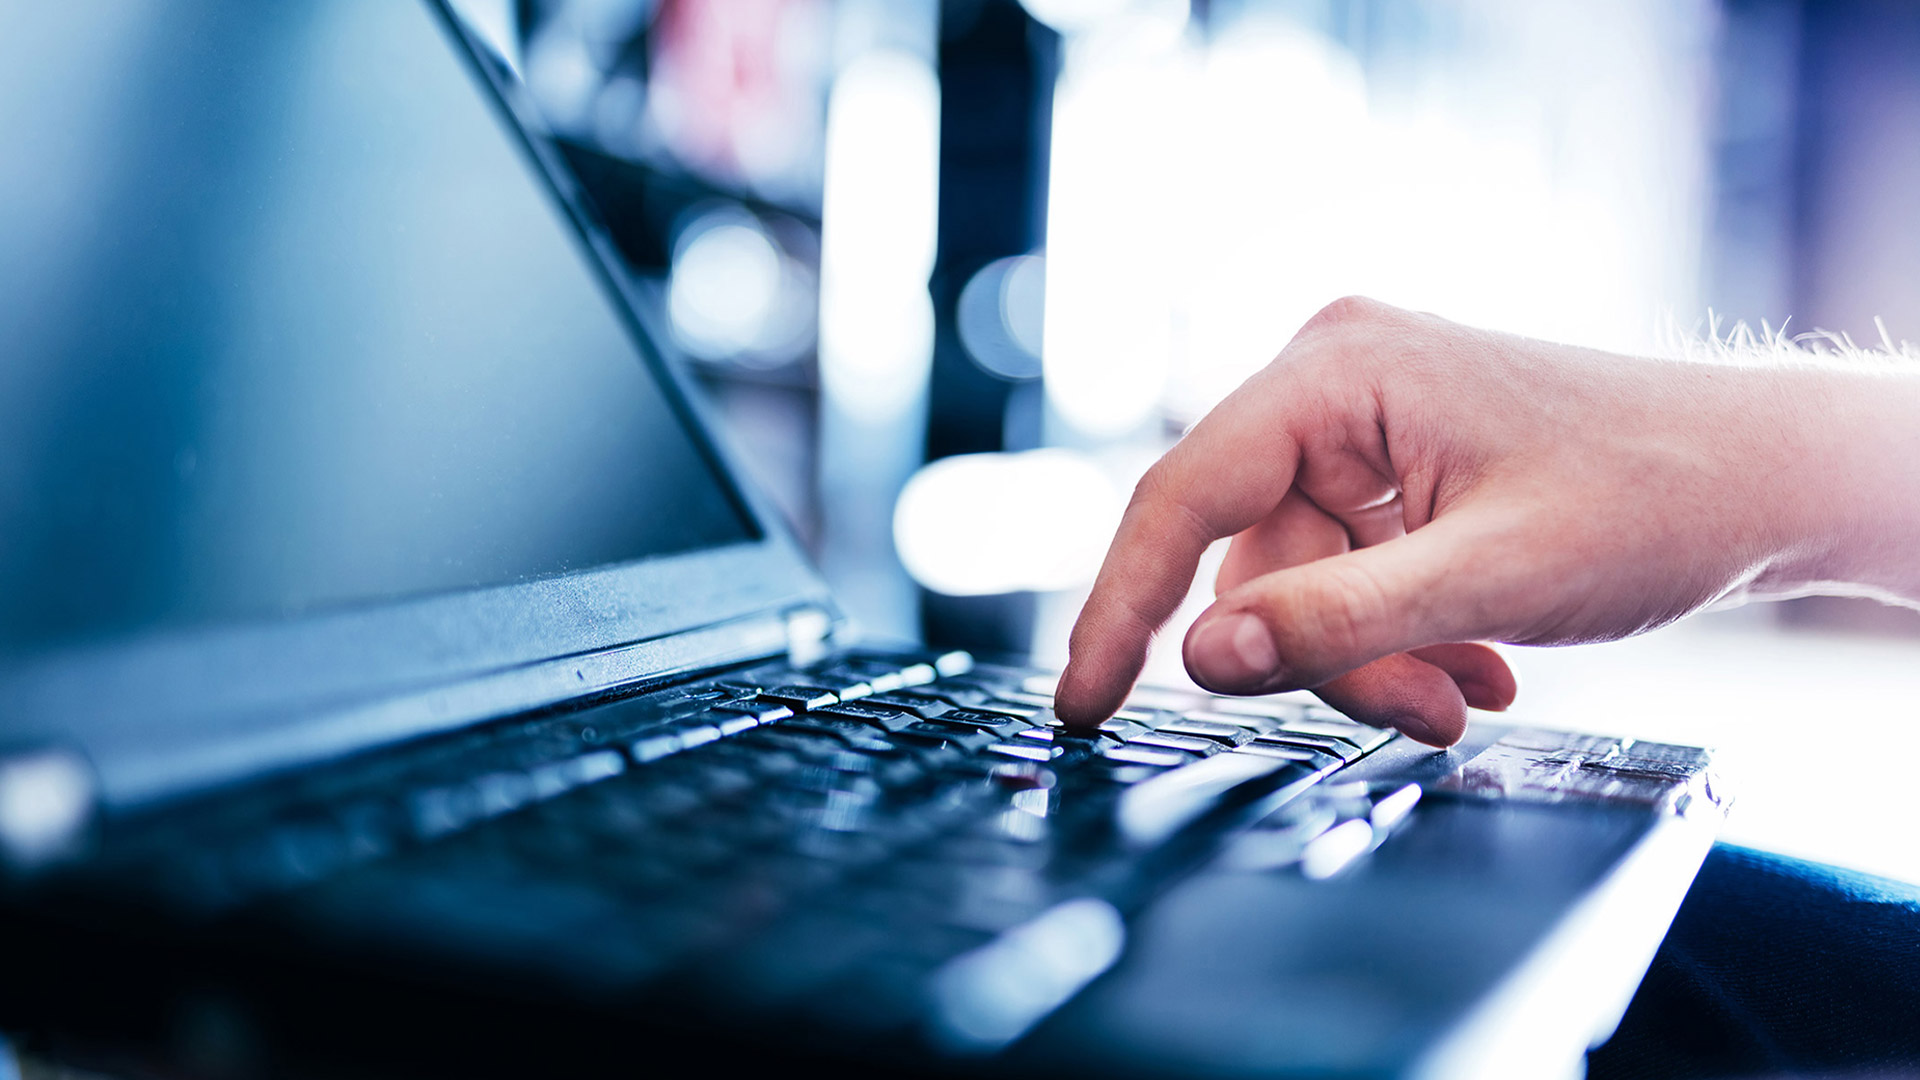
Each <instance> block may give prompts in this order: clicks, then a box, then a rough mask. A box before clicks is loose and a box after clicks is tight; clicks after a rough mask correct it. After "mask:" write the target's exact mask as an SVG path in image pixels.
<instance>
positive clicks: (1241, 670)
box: [1188, 612, 1280, 693]
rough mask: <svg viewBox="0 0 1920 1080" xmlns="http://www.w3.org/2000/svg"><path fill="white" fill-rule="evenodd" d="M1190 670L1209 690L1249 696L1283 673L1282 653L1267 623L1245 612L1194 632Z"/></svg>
mask: <svg viewBox="0 0 1920 1080" xmlns="http://www.w3.org/2000/svg"><path fill="white" fill-rule="evenodd" d="M1188 667H1189V668H1190V669H1191V671H1192V673H1193V677H1194V678H1195V679H1196V680H1198V681H1199V682H1200V684H1201V685H1203V686H1205V687H1207V688H1208V689H1210V690H1224V691H1226V692H1228V693H1248V692H1251V691H1255V690H1259V689H1261V688H1263V687H1265V686H1266V685H1267V684H1268V683H1271V682H1273V681H1274V679H1275V677H1276V676H1278V675H1279V673H1280V651H1279V650H1278V649H1277V648H1275V647H1274V644H1273V635H1272V634H1271V633H1269V632H1268V631H1267V626H1266V624H1265V623H1263V622H1261V621H1260V620H1259V619H1258V618H1256V617H1255V616H1252V615H1248V614H1246V613H1244V612H1242V613H1240V614H1235V615H1222V616H1220V617H1219V618H1217V619H1212V620H1209V621H1208V622H1206V623H1204V624H1203V625H1202V626H1201V627H1200V629H1199V630H1198V631H1197V632H1195V634H1194V637H1193V648H1192V655H1191V657H1190V658H1189V661H1188Z"/></svg>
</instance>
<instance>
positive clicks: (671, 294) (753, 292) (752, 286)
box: [667, 210, 781, 359]
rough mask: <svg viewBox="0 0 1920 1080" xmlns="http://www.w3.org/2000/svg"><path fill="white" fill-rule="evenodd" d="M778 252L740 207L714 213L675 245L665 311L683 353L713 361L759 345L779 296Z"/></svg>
mask: <svg viewBox="0 0 1920 1080" xmlns="http://www.w3.org/2000/svg"><path fill="white" fill-rule="evenodd" d="M780 288H781V255H780V252H779V250H778V249H777V248H775V247H774V246H773V241H772V240H771V239H769V238H768V236H767V234H766V233H765V232H764V231H763V230H762V229H761V228H760V227H759V225H758V223H756V222H755V221H754V220H753V217H752V215H750V214H747V213H745V212H743V211H724V210H723V211H716V212H714V213H710V214H707V215H705V216H704V217H702V218H700V219H698V220H696V221H695V222H694V223H693V224H691V225H689V226H688V227H687V229H686V230H685V231H684V232H683V233H682V234H681V238H680V241H679V243H677V244H676V245H675V246H674V253H673V270H672V275H671V276H670V277H669V279H668V284H667V314H668V318H669V319H670V320H671V321H672V324H673V332H674V336H675V337H676V338H677V339H679V341H680V342H681V344H682V345H684V346H685V347H686V348H687V349H688V351H690V352H693V353H694V354H696V355H698V356H703V357H707V358H709V359H716V358H720V357H725V356H731V355H733V354H736V353H740V352H744V351H746V350H749V349H751V348H753V347H755V346H756V345H758V344H759V343H760V342H761V340H762V337H763V334H764V331H765V329H766V326H767V323H768V321H769V319H770V318H771V317H772V315H773V313H774V308H775V305H776V304H777V303H778V302H779V299H780Z"/></svg>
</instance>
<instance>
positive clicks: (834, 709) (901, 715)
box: [809, 701, 920, 731]
mask: <svg viewBox="0 0 1920 1080" xmlns="http://www.w3.org/2000/svg"><path fill="white" fill-rule="evenodd" d="M809 715H812V716H816V717H819V716H826V717H835V718H839V719H844V720H852V721H855V722H857V723H862V724H866V725H868V726H870V727H876V728H879V729H881V730H882V731H899V730H900V729H901V728H903V727H906V726H907V725H908V724H911V723H913V722H914V721H915V720H917V719H920V717H919V716H917V715H916V714H915V713H914V712H913V711H911V710H909V709H905V708H901V707H898V706H894V705H888V704H886V703H885V702H879V703H876V702H872V701H843V702H841V703H840V704H838V705H830V706H828V707H826V708H824V709H815V710H814V711H813V712H812V713H811V714H809Z"/></svg>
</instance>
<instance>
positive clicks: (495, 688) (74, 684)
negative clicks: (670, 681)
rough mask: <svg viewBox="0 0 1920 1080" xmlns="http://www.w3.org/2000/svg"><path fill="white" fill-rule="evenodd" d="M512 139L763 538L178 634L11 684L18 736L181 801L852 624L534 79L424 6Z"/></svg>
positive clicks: (8, 676)
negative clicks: (751, 472)
mask: <svg viewBox="0 0 1920 1080" xmlns="http://www.w3.org/2000/svg"><path fill="white" fill-rule="evenodd" d="M422 2H423V3H424V5H425V6H426V8H427V9H428V10H429V12H430V13H431V15H432V16H433V19H434V21H435V22H436V23H437V24H438V25H439V26H440V27H441V29H442V30H443V31H444V32H445V33H444V36H445V39H446V41H447V44H448V46H449V47H450V48H452V49H453V50H454V52H455V53H457V54H458V56H459V59H460V61H461V62H462V63H463V64H464V66H465V67H466V69H467V71H468V73H469V74H470V75H471V76H472V79H473V82H474V88H475V92H476V93H479V94H481V95H482V96H483V97H485V98H486V99H488V102H489V104H490V106H491V107H492V108H493V110H494V112H495V114H496V116H497V118H498V119H499V120H500V121H501V128H502V132H501V133H502V136H503V137H505V138H507V139H508V140H509V141H511V142H513V143H514V144H515V145H516V148H517V150H518V151H519V153H520V156H521V157H522V159H523V161H524V162H525V163H526V165H527V167H528V168H530V169H531V170H532V171H533V173H534V174H535V175H536V177H537V178H538V180H539V182H540V183H541V185H542V186H543V187H544V188H545V189H546V191H547V193H548V194H549V195H550V196H551V197H552V198H553V200H554V202H555V205H556V207H557V208H558V210H559V211H560V215H561V217H562V218H563V219H564V221H565V222H568V223H570V224H571V227H572V229H573V231H574V233H575V237H576V239H577V240H578V242H579V245H580V248H581V254H582V257H583V258H585V259H586V260H587V262H588V263H589V265H590V268H591V271H592V273H593V274H594V275H595V276H596V278H597V280H598V282H599V284H600V285H601V287H602V288H603V289H604V290H605V291H606V292H607V294H608V297H609V302H611V303H612V304H613V306H614V308H615V310H616V312H617V313H618V315H619V317H620V319H621V321H622V322H623V323H624V324H625V327H626V330H627V332H628V335H629V337H630V339H631V340H632V342H633V346H634V348H635V350H636V352H637V354H638V359H639V360H640V361H641V362H642V363H644V364H646V366H647V368H648V369H649V372H650V374H652V376H653V377H654V379H655V381H656V383H657V384H658V386H659V387H660V388H661V391H662V393H663V395H664V396H665V397H666V399H667V401H668V403H669V405H670V407H671V408H672V409H673V410H674V411H675V412H676V414H677V415H679V416H680V417H681V419H682V421H683V423H684V424H685V426H686V428H687V430H688V432H689V435H690V437H691V438H692V440H693V441H694V443H695V445H696V446H697V447H698V449H699V451H700V453H701V454H702V456H703V457H704V458H705V459H706V460H707V461H708V462H709V463H710V465H711V467H712V470H713V472H714V474H715V477H716V481H717V482H718V483H720V484H722V485H723V486H724V487H725V489H726V491H727V495H728V497H729V498H730V499H731V500H732V501H733V502H734V503H735V505H736V506H737V507H738V508H739V511H740V513H741V514H742V516H744V517H745V518H746V519H747V520H748V521H749V522H750V523H751V526H752V528H753V530H754V531H755V532H756V533H757V534H758V535H757V538H754V539H749V540H746V541H742V542H737V543H730V544H726V545H723V546H719V547H712V548H705V549H701V550H696V551H691V552H685V553H681V554H675V555H667V556H658V557H653V558H645V559H640V560H637V561H634V562H629V563H622V564H616V565H612V566H604V567H598V568H594V569H590V570H586V571H581V572H578V573H572V574H565V575H560V576H556V577H551V578H545V579H541V580H536V581H530V582H524V583H518V584H507V585H499V586H492V587H487V588H482V589H478V590H472V591H467V592H459V593H452V594H443V595H439V596H433V597H428V598H424V599H406V600H397V601H393V602H389V603H376V604H369V605H362V606H357V607H353V608H348V609H340V610H334V611H329V612H323V613H318V614H315V615H312V616H307V617H300V618H293V619H283V620H272V621H254V622H241V623H230V624H224V625H215V626H208V627H194V628H189V629H182V630H176V631H171V632H163V633H160V634H157V635H150V636H146V637H141V638H137V639H132V640H128V641H122V642H110V643H102V644H99V645H94V646H87V647H82V648H78V649H73V650H68V651H63V652H58V653H54V654H49V655H47V656H45V657H43V658H40V659H37V660H32V661H28V662H26V663H24V664H21V665H19V666H16V667H14V668H12V669H9V670H0V731H3V732H5V735H6V739H7V741H8V742H11V743H14V744H16V745H39V744H47V743H53V744H65V745H69V746H72V747H74V748H77V749H78V750H80V751H81V752H83V753H85V754H86V755H88V756H89V757H90V758H91V759H92V761H93V762H94V765H95V768H96V770H97V771H98V773H99V775H100V780H101V783H102V789H103V796H104V798H105V800H106V801H107V803H108V804H109V805H132V804H140V803H145V802H150V801H153V800H158V799H166V798H171V797H176V796H179V795H182V794H186V793H189V792H192V791H196V790H200V789H203V788H206V787H209V786H213V785H218V784H223V783H231V782H235V781H241V780H245V779H249V778H252V777H255V776H259V775H261V774H263V773H267V772H270V771H276V770H281V769H286V768H289V767H293V766H297V765H299V764H303V763H307V762H310V761H313V760H315V759H319V758H326V757H334V756H339V755H340V754H344V753H350V752H352V751H354V750H357V749H362V748H367V747H372V746H377V745H382V744H385V743H388V742H392V741H395V740H397V739H403V738H408V737H417V736H420V735H423V734H428V733H432V732H436V731H443V730H450V729H453V728H457V727H460V726H463V725H465V724H469V723H472V722H474V721H476V720H479V719H483V718H486V717H492V716H499V715H505V714H508V713H512V712H517V711H522V710H526V709H533V708H540V707H542V706H544V705H550V704H553V703H556V702H559V701H562V700H566V699H568V698H572V697H578V696H590V695H593V694H596V693H599V692H603V691H605V690H607V689H609V688H612V687H615V686H619V685H622V684H625V683H630V682H633V681H636V680H642V679H646V678H650V677H657V676H664V675H668V674H671V673H674V672H676V671H685V670H690V669H693V668H697V667H701V666H706V665H710V664H715V663H721V662H725V661H728V660H734V659H743V658H747V657H749V656H753V655H765V654H767V653H769V652H772V651H775V650H777V649H778V648H779V647H780V645H781V642H782V640H783V631H782V627H783V626H784V624H785V621H786V618H787V617H788V615H789V614H790V613H793V612H795V611H798V610H802V609H805V610H811V611H817V612H821V613H824V614H826V615H828V617H829V618H833V617H834V609H833V607H832V603H831V599H830V597H829V596H828V593H827V590H826V587H825V585H824V584H823V583H822V582H821V581H820V579H819V577H818V575H817V574H816V573H815V572H814V571H813V569H812V567H811V566H810V565H809V563H808V561H807V559H806V557H805V556H804V554H803V553H802V552H801V550H800V549H799V547H798V545H797V544H796V543H795V541H794V539H793V538H792V536H791V535H790V534H789V532H788V531H787V529H786V528H785V526H784V525H783V523H782V522H781V520H780V517H779V515H778V514H777V513H774V512H772V509H771V507H770V506H769V504H767V503H766V501H765V500H764V499H763V498H761V497H760V496H759V495H758V494H757V493H755V492H753V491H752V490H751V488H750V486H748V485H746V484H744V483H742V481H741V477H742V476H743V474H742V472H741V471H740V469H739V468H738V467H737V466H736V464H735V463H734V462H733V461H732V460H731V456H730V454H729V453H728V452H727V451H726V450H725V449H724V447H723V445H722V444H721V442H720V441H719V440H718V439H716V438H715V437H714V432H713V426H712V425H711V424H710V423H709V422H708V421H707V420H706V419H705V418H704V416H703V415H702V410H701V409H700V407H699V406H698V405H697V404H696V401H697V398H696V396H695V395H694V393H693V389H692V387H691V386H690V385H689V384H688V382H687V380H686V378H685V376H684V375H683V374H682V373H681V372H680V371H679V370H678V369H677V368H676V367H674V366H673V365H672V364H670V363H669V362H668V360H667V358H666V357H665V356H664V355H663V354H662V351H661V349H660V347H659V344H658V340H659V339H658V334H657V333H656V332H655V330H654V329H653V328H652V327H650V326H649V325H648V320H647V318H646V316H645V315H644V314H643V311H642V305H641V304H639V303H638V297H637V295H636V294H635V292H634V290H633V288H632V287H631V284H630V283H629V282H628V280H627V279H626V278H625V276H624V274H625V271H624V270H623V268H622V264H621V262H620V257H619V255H618V253H617V250H616V248H615V247H614V244H613V242H612V239H611V237H610V235H609V233H608V231H607V229H606V228H605V226H604V225H603V224H602V223H601V220H600V218H599V215H598V214H597V213H596V212H595V211H594V209H593V208H592V206H591V205H590V203H589V202H588V200H587V198H586V196H585V194H584V193H583V191H582V190H581V189H580V187H579V185H578V183H577V182H576V180H575V179H574V177H573V176H572V175H571V174H570V172H569V171H568V170H567V168H566V166H565V165H564V163H563V162H562V161H561V159H560V157H559V155H558V154H557V153H556V152H555V151H554V150H553V148H552V147H551V145H550V143H549V142H548V139H547V133H546V131H545V129H544V128H543V127H542V125H541V124H540V121H539V119H538V115H537V113H536V112H535V111H534V110H533V109H532V108H531V106H530V105H529V104H528V103H527V102H526V101H525V100H524V97H523V95H521V93H520V92H519V88H518V86H517V84H515V83H513V82H510V81H509V80H508V79H507V78H504V77H503V76H502V73H501V72H500V71H498V70H496V69H495V64H496V63H497V61H495V60H494V59H493V58H492V56H491V53H490V52H489V51H488V50H487V48H486V46H485V45H484V44H482V43H480V42H478V41H477V40H475V39H474V37H473V36H472V35H471V34H470V33H469V32H468V31H467V29H466V28H465V27H464V26H463V24H462V23H461V21H460V20H459V19H458V18H457V17H456V16H455V15H454V13H453V12H452V11H451V10H450V8H449V6H448V4H447V3H446V2H445V0H422Z"/></svg>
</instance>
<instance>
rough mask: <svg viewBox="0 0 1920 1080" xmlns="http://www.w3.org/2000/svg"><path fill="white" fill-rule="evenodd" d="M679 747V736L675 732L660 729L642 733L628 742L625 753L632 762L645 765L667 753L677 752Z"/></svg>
mask: <svg viewBox="0 0 1920 1080" xmlns="http://www.w3.org/2000/svg"><path fill="white" fill-rule="evenodd" d="M680 747H681V744H680V736H679V734H678V733H677V732H673V731H661V732H655V733H653V734H650V735H642V736H641V737H640V738H638V739H635V740H634V741H632V742H630V743H628V744H627V755H628V756H629V757H631V758H633V761H634V764H636V765H645V764H646V763H648V762H650V761H659V760H660V759H661V758H663V757H666V756H667V755H669V754H677V753H679V752H680Z"/></svg>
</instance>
